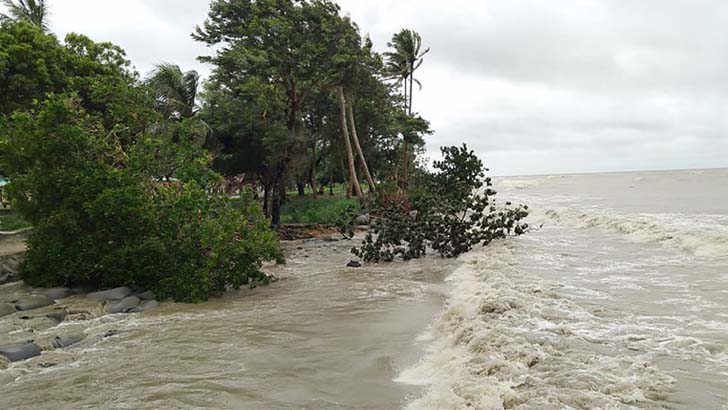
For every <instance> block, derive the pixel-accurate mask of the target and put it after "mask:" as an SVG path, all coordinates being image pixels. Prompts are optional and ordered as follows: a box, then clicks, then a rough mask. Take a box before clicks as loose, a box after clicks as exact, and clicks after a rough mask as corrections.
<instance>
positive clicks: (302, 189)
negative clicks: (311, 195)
mask: <svg viewBox="0 0 728 410" xmlns="http://www.w3.org/2000/svg"><path fill="white" fill-rule="evenodd" d="M296 189H297V190H298V196H306V183H305V182H304V181H303V180H302V179H300V178H299V180H298V181H296Z"/></svg>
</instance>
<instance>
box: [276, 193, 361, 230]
mask: <svg viewBox="0 0 728 410" xmlns="http://www.w3.org/2000/svg"><path fill="white" fill-rule="evenodd" d="M289 198H290V201H289V202H287V203H286V204H284V205H283V207H282V208H281V223H284V224H322V225H332V224H334V223H335V222H336V218H337V217H338V216H339V215H340V214H341V212H343V211H344V209H346V208H347V207H348V206H350V205H351V206H354V207H356V209H357V210H360V209H361V205H360V204H359V201H358V200H357V199H346V198H340V197H336V196H334V197H331V196H328V195H322V196H319V197H318V198H317V199H313V197H308V196H306V197H303V198H301V197H289Z"/></svg>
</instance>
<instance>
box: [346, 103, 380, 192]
mask: <svg viewBox="0 0 728 410" xmlns="http://www.w3.org/2000/svg"><path fill="white" fill-rule="evenodd" d="M352 101H353V99H351V98H350V101H349V107H348V111H349V126H351V136H352V137H353V139H354V146H355V147H356V152H357V153H358V154H359V160H360V161H361V166H362V168H363V169H364V176H366V178H367V182H368V183H369V192H370V193H373V194H375V195H376V193H377V188H376V187H375V186H374V179H372V174H371V173H369V166H368V165H367V160H366V158H365V157H364V151H362V149H361V144H359V135H358V133H357V132H356V122H354V108H352V106H353V105H354V103H353V102H352Z"/></svg>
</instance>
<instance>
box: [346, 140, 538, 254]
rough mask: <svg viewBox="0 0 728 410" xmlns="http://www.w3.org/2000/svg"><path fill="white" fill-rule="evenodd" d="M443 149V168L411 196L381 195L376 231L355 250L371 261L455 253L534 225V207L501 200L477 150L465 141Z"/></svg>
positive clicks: (439, 163)
mask: <svg viewBox="0 0 728 410" xmlns="http://www.w3.org/2000/svg"><path fill="white" fill-rule="evenodd" d="M441 151H442V153H443V160H442V161H436V162H435V163H434V168H435V169H436V170H437V172H435V173H423V174H422V175H420V176H419V177H418V181H416V184H415V187H414V188H413V190H412V191H411V192H410V193H409V195H402V193H389V194H386V195H383V196H381V197H380V198H379V201H378V203H377V204H376V205H375V206H374V209H373V211H372V214H373V215H374V216H375V220H374V224H373V226H372V228H373V234H372V233H368V234H367V235H366V237H365V238H364V240H363V242H362V246H361V247H360V248H354V249H352V252H353V253H354V254H355V255H357V256H359V257H361V258H362V259H363V260H364V261H368V262H380V261H385V262H387V261H392V260H393V259H394V258H395V257H397V256H401V257H402V258H403V259H405V260H407V259H413V258H419V257H421V256H423V255H425V253H426V252H427V249H428V247H429V248H432V249H433V250H435V251H436V252H437V253H439V254H440V256H442V257H448V258H451V257H456V256H458V255H460V254H462V253H464V252H467V251H469V250H470V249H472V247H473V246H475V245H476V244H482V245H488V244H489V243H490V242H491V241H493V240H495V239H499V238H505V237H507V236H509V235H521V234H523V233H524V232H525V231H526V230H527V229H528V224H526V223H524V222H522V220H523V219H524V218H526V216H528V206H517V207H512V206H511V204H510V203H506V204H505V206H499V205H497V204H496V201H495V195H496V192H495V191H494V190H493V189H492V188H491V187H492V182H491V179H490V178H486V177H485V171H487V169H485V168H484V167H483V163H482V162H481V161H480V159H478V157H477V156H476V155H475V153H474V152H473V151H469V150H468V149H467V146H465V145H463V146H462V147H444V148H441Z"/></svg>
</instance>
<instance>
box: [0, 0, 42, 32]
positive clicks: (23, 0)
mask: <svg viewBox="0 0 728 410" xmlns="http://www.w3.org/2000/svg"><path fill="white" fill-rule="evenodd" d="M3 3H4V4H5V7H7V9H8V12H9V15H7V16H3V17H5V18H9V19H11V20H15V21H26V22H28V23H31V24H35V25H36V26H38V27H40V28H41V29H43V31H48V30H49V27H48V5H47V4H46V2H45V0H18V1H17V3H16V2H15V1H14V0H3Z"/></svg>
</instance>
